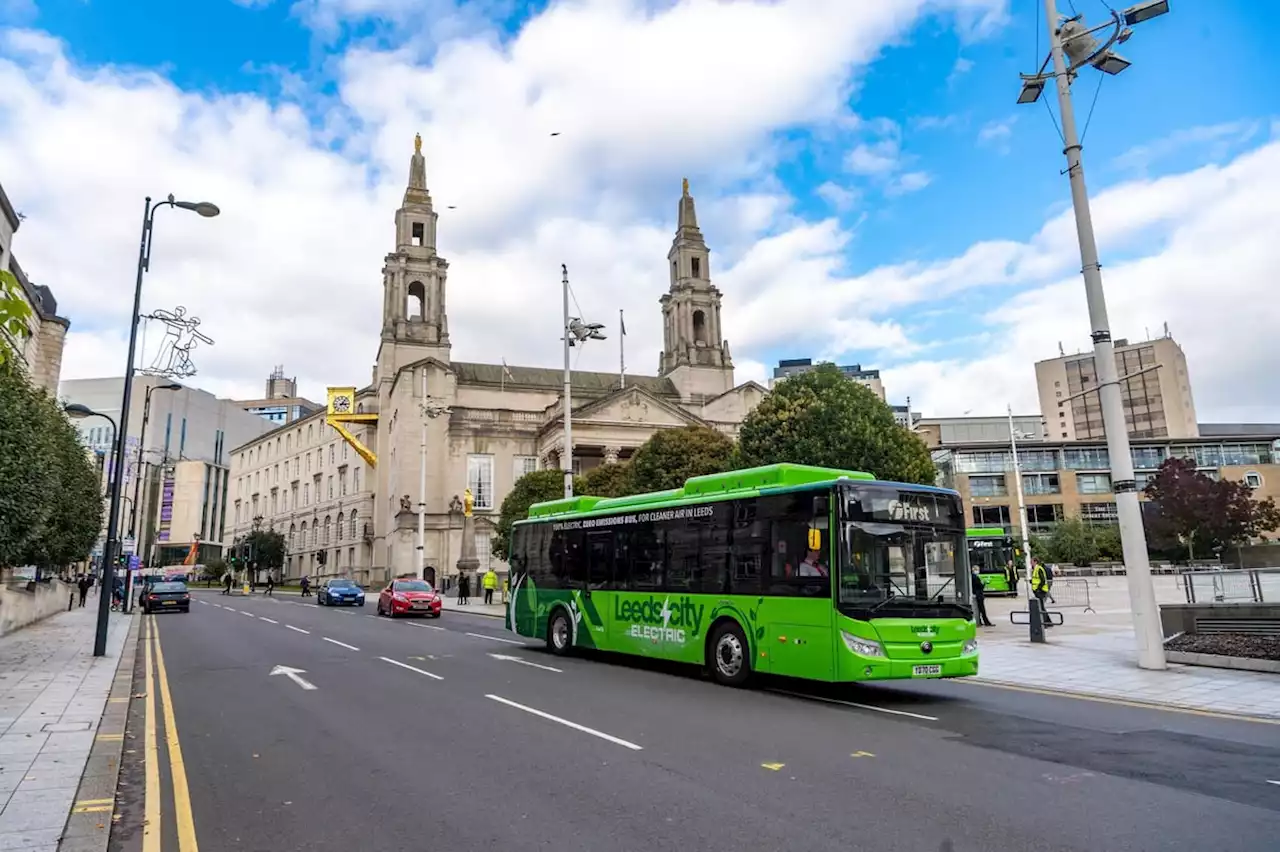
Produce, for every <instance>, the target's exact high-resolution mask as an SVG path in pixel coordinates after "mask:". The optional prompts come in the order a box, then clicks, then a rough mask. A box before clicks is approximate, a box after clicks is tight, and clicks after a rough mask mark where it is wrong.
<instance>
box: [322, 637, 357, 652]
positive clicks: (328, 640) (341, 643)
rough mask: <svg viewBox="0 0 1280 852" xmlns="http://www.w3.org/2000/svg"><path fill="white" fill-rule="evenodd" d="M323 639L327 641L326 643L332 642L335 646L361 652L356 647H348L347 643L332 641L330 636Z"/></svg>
mask: <svg viewBox="0 0 1280 852" xmlns="http://www.w3.org/2000/svg"><path fill="white" fill-rule="evenodd" d="M321 638H322V639H324V641H326V642H332V643H333V644H335V645H341V646H342V647H344V648H349V649H351V650H352V651H359V650H360V649H359V648H357V647H356V646H355V645H348V644H347V643H346V642H339V641H338V640H337V639H330V638H329V637H328V636H323V637H321Z"/></svg>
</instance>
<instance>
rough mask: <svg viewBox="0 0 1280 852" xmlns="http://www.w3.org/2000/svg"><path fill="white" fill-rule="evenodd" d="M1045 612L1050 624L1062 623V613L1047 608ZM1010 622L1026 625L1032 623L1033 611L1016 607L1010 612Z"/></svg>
mask: <svg viewBox="0 0 1280 852" xmlns="http://www.w3.org/2000/svg"><path fill="white" fill-rule="evenodd" d="M1044 614H1045V616H1047V617H1048V619H1049V623H1050V624H1057V625H1061V624H1062V621H1063V618H1062V613H1060V612H1054V611H1053V610H1045V611H1044ZM1009 623H1010V624H1021V625H1023V626H1026V625H1028V624H1030V623H1031V613H1030V612H1029V611H1027V610H1025V609H1015V610H1014V611H1013V612H1011V613H1009Z"/></svg>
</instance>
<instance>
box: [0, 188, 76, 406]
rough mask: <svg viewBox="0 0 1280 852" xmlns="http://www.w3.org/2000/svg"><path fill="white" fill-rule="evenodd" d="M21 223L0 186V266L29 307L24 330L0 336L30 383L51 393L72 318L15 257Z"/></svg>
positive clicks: (3, 333) (3, 331)
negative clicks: (14, 280) (32, 278)
mask: <svg viewBox="0 0 1280 852" xmlns="http://www.w3.org/2000/svg"><path fill="white" fill-rule="evenodd" d="M21 225H22V217H21V216H20V215H19V214H18V212H17V211H16V210H14V208H13V205H12V204H11V203H10V202H9V196H7V195H5V192H4V187H3V186H0V269H3V270H6V271H8V272H10V273H12V275H13V277H14V278H15V279H17V282H18V294H17V295H18V296H19V297H20V298H21V299H22V300H23V301H25V302H26V303H27V307H28V308H30V316H29V317H28V318H27V321H26V330H25V332H24V333H22V334H20V335H10V334H9V331H8V329H5V328H0V336H3V337H4V341H5V342H6V343H7V344H8V345H7V347H6V348H8V349H9V350H10V351H12V352H14V353H15V355H16V361H17V363H18V366H19V368H20V369H22V370H23V371H24V372H25V373H26V374H27V376H28V377H29V378H30V379H31V382H32V384H34V385H35V386H36V387H39V388H44V389H45V390H47V391H48V392H49V393H51V394H53V393H56V392H57V390H58V378H59V376H60V375H61V373H62V349H63V346H64V345H65V343H66V339H67V330H68V329H69V328H71V321H70V320H68V319H66V318H65V317H62V316H59V315H58V300H57V299H55V298H54V297H53V291H52V290H50V289H49V288H48V287H45V286H44V285H43V284H36V283H34V282H33V281H31V280H30V279H29V278H28V277H27V273H26V272H25V271H23V269H22V267H21V266H20V265H19V264H18V259H17V258H16V257H14V254H13V246H12V243H13V237H14V234H16V233H17V231H18V228H19V227H21Z"/></svg>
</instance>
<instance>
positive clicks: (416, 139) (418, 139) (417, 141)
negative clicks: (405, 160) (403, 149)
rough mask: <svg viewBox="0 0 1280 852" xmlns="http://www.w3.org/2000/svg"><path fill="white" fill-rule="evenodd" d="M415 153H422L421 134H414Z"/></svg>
mask: <svg viewBox="0 0 1280 852" xmlns="http://www.w3.org/2000/svg"><path fill="white" fill-rule="evenodd" d="M413 153H415V154H421V153H422V134H421V133H415V134H413Z"/></svg>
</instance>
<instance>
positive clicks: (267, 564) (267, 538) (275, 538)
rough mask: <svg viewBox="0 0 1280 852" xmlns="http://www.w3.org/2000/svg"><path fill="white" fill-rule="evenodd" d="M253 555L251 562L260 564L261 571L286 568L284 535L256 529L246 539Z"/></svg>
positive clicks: (269, 530) (259, 528) (273, 531)
mask: <svg viewBox="0 0 1280 852" xmlns="http://www.w3.org/2000/svg"><path fill="white" fill-rule="evenodd" d="M244 540H245V543H246V544H247V545H248V546H249V553H251V554H253V555H252V557H251V561H253V562H257V563H258V569H259V570H265V569H268V568H282V567H284V554H285V540H284V535H283V534H281V533H278V532H276V531H275V530H271V529H262V528H261V527H255V528H254V529H253V530H252V531H251V532H250V533H249V534H248V535H247V536H245V538H244Z"/></svg>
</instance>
